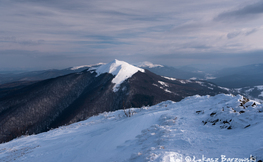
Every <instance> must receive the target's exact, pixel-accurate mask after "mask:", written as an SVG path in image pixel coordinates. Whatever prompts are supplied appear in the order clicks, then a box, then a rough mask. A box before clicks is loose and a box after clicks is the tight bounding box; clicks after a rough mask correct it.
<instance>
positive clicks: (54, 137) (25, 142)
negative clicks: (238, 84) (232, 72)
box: [0, 94, 263, 162]
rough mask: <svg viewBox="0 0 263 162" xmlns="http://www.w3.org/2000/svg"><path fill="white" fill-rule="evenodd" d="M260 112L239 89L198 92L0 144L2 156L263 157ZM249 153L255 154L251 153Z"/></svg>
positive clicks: (163, 160) (190, 160) (161, 161)
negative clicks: (208, 93) (236, 91)
mask: <svg viewBox="0 0 263 162" xmlns="http://www.w3.org/2000/svg"><path fill="white" fill-rule="evenodd" d="M124 111H126V113H127V112H130V113H131V114H132V115H131V117H127V116H126V115H125V112H124ZM262 112H263V106H262V105H261V104H260V103H258V102H256V101H253V100H248V99H246V98H244V97H243V96H240V95H237V96H232V95H225V94H220V95H216V96H214V97H211V96H199V95H195V96H192V97H187V98H185V99H183V100H182V101H180V102H172V101H164V102H162V103H160V104H157V105H155V106H151V107H142V108H131V109H127V110H118V111H114V112H108V113H106V112H105V113H102V114H100V115H98V116H93V117H91V118H89V119H87V120H85V121H81V122H78V123H74V124H71V125H69V126H63V127H59V128H57V129H54V130H51V131H49V132H45V133H41V134H38V135H32V136H24V137H22V138H18V139H15V140H12V141H10V142H7V143H3V144H0V160H1V161H27V162H30V161H39V162H41V161H51V162H52V161H63V162H64V161H87V160H88V161H90V162H105V161H110V162H111V161H115V162H124V161H131V162H133V161H140V162H141V161H156V162H175V161H176V162H194V161H198V160H200V161H207V162H208V161H211V159H214V160H215V159H216V158H218V161H224V158H225V161H227V159H229V161H230V160H231V159H237V160H238V161H239V160H241V161H243V162H245V161H246V162H252V161H255V162H258V161H259V160H262V159H263V156H262V155H263V147H262V145H263V137H262V133H263V130H262V126H263V122H262V121H263V113H262ZM251 155H252V156H253V157H254V158H255V160H253V159H252V160H251V159H249V158H250V156H251ZM204 158H205V160H204ZM208 158H209V159H210V160H208ZM233 162H234V160H233Z"/></svg>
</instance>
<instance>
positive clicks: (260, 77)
mask: <svg viewBox="0 0 263 162" xmlns="http://www.w3.org/2000/svg"><path fill="white" fill-rule="evenodd" d="M213 75H214V76H215V77H216V78H215V79H209V81H211V82H213V83H216V84H218V85H220V86H223V87H228V88H241V87H247V86H257V85H263V64H254V65H247V66H241V67H235V68H227V69H222V70H220V71H217V72H216V73H215V74H213Z"/></svg>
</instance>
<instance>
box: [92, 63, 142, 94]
mask: <svg viewBox="0 0 263 162" xmlns="http://www.w3.org/2000/svg"><path fill="white" fill-rule="evenodd" d="M138 71H141V72H144V69H141V68H138V67H135V66H133V65H131V64H128V63H127V62H124V61H119V60H117V59H115V60H113V61H111V62H109V63H108V64H105V65H102V66H100V67H98V68H97V69H96V72H97V76H99V75H100V74H103V73H111V74H112V75H114V76H115V77H114V79H113V80H112V83H115V85H114V87H113V91H114V92H117V91H118V90H119V85H120V84H121V83H122V82H123V81H125V80H126V79H128V78H130V77H131V76H132V75H133V74H135V73H137V72H138Z"/></svg>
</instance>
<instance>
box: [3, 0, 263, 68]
mask: <svg viewBox="0 0 263 162" xmlns="http://www.w3.org/2000/svg"><path fill="white" fill-rule="evenodd" d="M0 15H1V16H0V70H14V69H16V70H17V69H23V70H25V69H31V70H32V69H51V68H65V67H70V66H77V65H86V64H94V63H98V62H106V63H107V62H110V61H112V60H113V59H119V60H123V61H127V62H130V63H134V62H141V61H150V62H153V63H159V64H164V65H169V66H184V65H190V66H195V65H199V66H200V65H202V66H205V67H207V68H210V67H213V66H214V67H229V66H241V65H248V64H256V63H263V43H262V42H263V1H262V0H261V1H258V0H220V1H211V0H198V1H193V0H180V1H179V0H165V1H161V0H143V1H141V0H132V1H125V0H111V1H108V0H96V1H94V0H92V1H90V0H75V1H70V0H52V1H51V0H15V1H13V0H1V1H0Z"/></svg>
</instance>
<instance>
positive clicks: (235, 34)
mask: <svg viewBox="0 0 263 162" xmlns="http://www.w3.org/2000/svg"><path fill="white" fill-rule="evenodd" d="M258 30H259V28H254V29H250V30H244V31H242V30H241V31H234V32H230V33H228V34H227V38H228V39H232V38H236V37H238V36H248V35H250V34H253V33H255V32H257V31H258Z"/></svg>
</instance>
